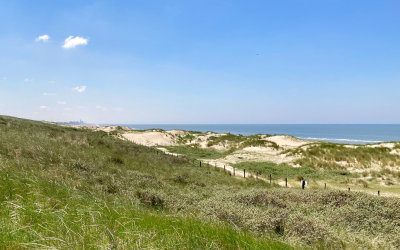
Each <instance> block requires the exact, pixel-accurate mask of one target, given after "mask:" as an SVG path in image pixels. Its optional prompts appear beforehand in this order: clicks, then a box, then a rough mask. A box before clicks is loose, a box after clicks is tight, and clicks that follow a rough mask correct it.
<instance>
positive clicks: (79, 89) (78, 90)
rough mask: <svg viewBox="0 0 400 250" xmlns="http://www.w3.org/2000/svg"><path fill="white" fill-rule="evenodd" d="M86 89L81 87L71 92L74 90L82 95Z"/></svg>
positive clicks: (83, 86)
mask: <svg viewBox="0 0 400 250" xmlns="http://www.w3.org/2000/svg"><path fill="white" fill-rule="evenodd" d="M86 88H87V87H86V86H85V85H81V86H76V87H74V88H73V90H75V91H76V92H78V93H83V92H85V90H86Z"/></svg>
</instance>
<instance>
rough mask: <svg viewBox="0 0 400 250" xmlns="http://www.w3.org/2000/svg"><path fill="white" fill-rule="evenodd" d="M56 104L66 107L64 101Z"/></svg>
mask: <svg viewBox="0 0 400 250" xmlns="http://www.w3.org/2000/svg"><path fill="white" fill-rule="evenodd" d="M57 104H58V105H66V104H67V102H64V101H58V102H57Z"/></svg>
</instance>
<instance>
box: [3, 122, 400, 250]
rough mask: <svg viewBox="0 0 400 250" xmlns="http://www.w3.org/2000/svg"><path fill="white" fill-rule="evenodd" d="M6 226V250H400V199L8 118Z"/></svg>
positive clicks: (5, 141) (5, 138)
mask: <svg viewBox="0 0 400 250" xmlns="http://www.w3.org/2000/svg"><path fill="white" fill-rule="evenodd" d="M276 171H278V170H276ZM0 222H1V223H0V231H1V232H5V233H2V234H0V247H2V248H5V247H8V248H35V247H36V248H43V247H55V248H128V247H129V248H169V249H170V248H186V249H189V248H190V249H192V248H197V249H203V248H211V249H221V248H222V249H232V248H239V249H244V248H246V249H266V248H287V247H288V246H287V245H285V244H283V243H280V242H282V241H284V242H286V243H288V244H290V245H292V246H294V247H330V248H344V247H350V248H356V247H375V248H378V247H385V248H399V247H400V241H399V239H398V237H397V236H398V235H399V233H400V200H399V199H396V198H385V197H376V196H375V197H374V196H370V195H366V194H361V193H356V192H342V191H335V190H329V189H327V190H310V189H308V190H301V189H285V188H281V187H274V186H270V185H268V184H267V183H265V182H262V181H257V180H254V179H251V178H249V179H245V180H244V179H243V178H241V179H239V178H234V177H232V176H230V175H228V174H225V173H223V172H222V171H217V170H215V169H214V168H212V167H209V166H207V165H205V164H203V165H202V167H199V164H198V162H193V159H188V158H186V157H173V156H170V155H165V154H163V153H161V152H160V151H157V150H155V149H152V148H147V147H143V146H139V145H136V144H133V143H130V142H127V141H122V140H119V139H116V138H115V137H114V136H112V135H110V134H107V133H104V132H94V131H90V130H85V129H74V128H68V127H60V126H55V125H51V124H45V123H40V122H33V121H26V120H20V119H16V118H10V117H0Z"/></svg>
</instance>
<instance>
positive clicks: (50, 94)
mask: <svg viewBox="0 0 400 250" xmlns="http://www.w3.org/2000/svg"><path fill="white" fill-rule="evenodd" d="M43 95H44V96H54V95H56V93H47V92H44V93H43Z"/></svg>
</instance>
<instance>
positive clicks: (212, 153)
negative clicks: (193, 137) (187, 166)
mask: <svg viewBox="0 0 400 250" xmlns="http://www.w3.org/2000/svg"><path fill="white" fill-rule="evenodd" d="M167 149H168V151H169V152H172V153H177V154H182V155H185V156H187V157H189V158H191V159H202V158H207V159H218V158H222V157H224V156H226V155H227V154H229V153H230V152H231V151H228V150H227V151H221V150H216V149H212V148H200V147H195V146H193V147H192V146H170V147H167Z"/></svg>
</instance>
